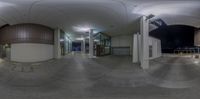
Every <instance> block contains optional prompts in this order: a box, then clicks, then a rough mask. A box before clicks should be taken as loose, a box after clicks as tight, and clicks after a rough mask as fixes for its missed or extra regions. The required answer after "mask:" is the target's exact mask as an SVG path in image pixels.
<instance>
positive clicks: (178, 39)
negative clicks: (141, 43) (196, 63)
mask: <svg viewBox="0 0 200 99" xmlns="http://www.w3.org/2000/svg"><path fill="white" fill-rule="evenodd" d="M194 32H195V28H194V27H191V26H186V25H171V26H163V27H160V28H158V29H156V30H153V31H151V32H150V36H153V37H156V38H159V39H161V43H162V51H164V50H165V49H176V48H184V47H193V46H194Z"/></svg>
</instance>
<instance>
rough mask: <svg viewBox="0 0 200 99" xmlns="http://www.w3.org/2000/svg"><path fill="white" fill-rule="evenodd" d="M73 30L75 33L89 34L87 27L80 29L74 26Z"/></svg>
mask: <svg viewBox="0 0 200 99" xmlns="http://www.w3.org/2000/svg"><path fill="white" fill-rule="evenodd" d="M73 29H74V30H75V31H77V32H84V33H85V32H89V31H90V28H89V27H86V26H85V27H81V26H74V27H73Z"/></svg>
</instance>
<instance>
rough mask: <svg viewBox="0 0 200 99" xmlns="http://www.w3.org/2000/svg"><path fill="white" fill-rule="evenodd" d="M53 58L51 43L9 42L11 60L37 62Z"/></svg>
mask: <svg viewBox="0 0 200 99" xmlns="http://www.w3.org/2000/svg"><path fill="white" fill-rule="evenodd" d="M52 58H53V45H50V44H34V43H18V44H11V61H16V62H39V61H46V60H49V59H52Z"/></svg>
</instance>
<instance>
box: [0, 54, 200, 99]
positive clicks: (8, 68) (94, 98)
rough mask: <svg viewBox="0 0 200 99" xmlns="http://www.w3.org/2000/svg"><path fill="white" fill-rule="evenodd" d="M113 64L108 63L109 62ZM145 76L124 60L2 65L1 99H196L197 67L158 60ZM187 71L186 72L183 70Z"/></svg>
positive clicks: (69, 58) (75, 57)
mask: <svg viewBox="0 0 200 99" xmlns="http://www.w3.org/2000/svg"><path fill="white" fill-rule="evenodd" d="M111 60H112V61H111ZM150 64H151V68H150V69H149V70H148V71H144V70H142V69H141V68H140V67H139V65H138V64H132V63H131V57H129V56H106V57H102V58H95V59H88V58H87V56H85V55H81V54H75V55H69V56H65V57H63V58H62V59H59V60H50V61H48V62H41V63H23V64H22V63H14V62H6V61H3V62H2V63H1V66H0V67H1V68H0V96H1V98H2V99H177V98H182V99H189V98H191V99H198V97H199V96H200V95H199V93H200V86H199V85H197V83H199V82H200V80H199V79H198V78H199V74H200V67H198V66H197V65H195V64H194V63H193V60H189V59H187V58H177V57H174V58H169V57H161V58H159V59H155V60H152V61H151V62H150ZM188 67H190V68H188Z"/></svg>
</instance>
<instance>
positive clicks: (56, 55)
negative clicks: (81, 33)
mask: <svg viewBox="0 0 200 99" xmlns="http://www.w3.org/2000/svg"><path fill="white" fill-rule="evenodd" d="M54 58H55V59H59V58H61V48H60V29H55V31H54Z"/></svg>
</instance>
